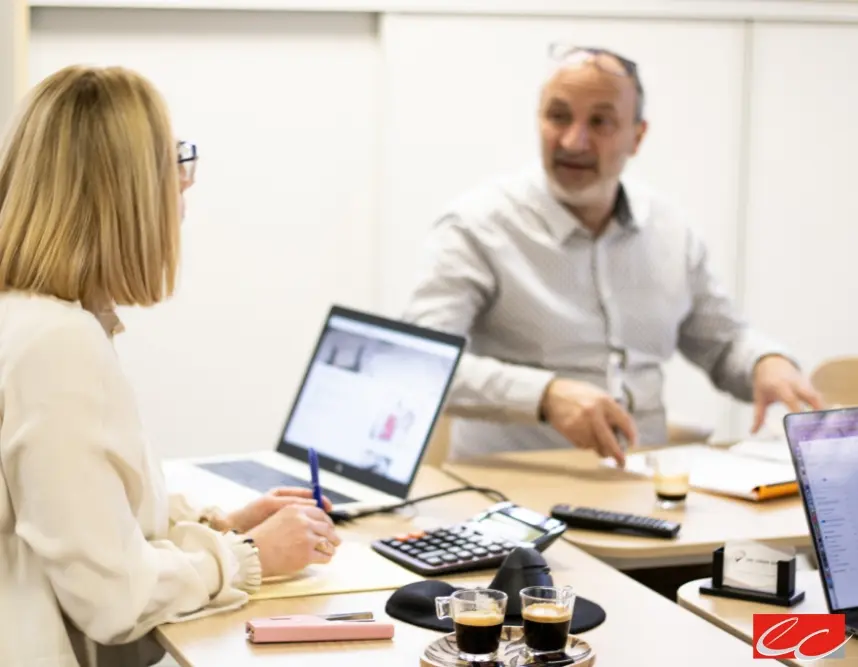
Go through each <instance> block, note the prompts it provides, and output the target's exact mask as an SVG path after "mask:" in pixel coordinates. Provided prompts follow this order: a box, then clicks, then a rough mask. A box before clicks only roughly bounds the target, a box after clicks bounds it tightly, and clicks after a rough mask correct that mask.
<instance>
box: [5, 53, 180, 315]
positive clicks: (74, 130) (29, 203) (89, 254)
mask: <svg viewBox="0 0 858 667" xmlns="http://www.w3.org/2000/svg"><path fill="white" fill-rule="evenodd" d="M179 197H180V194H179V176H178V166H177V156H176V139H175V137H174V136H173V132H172V128H171V124H170V119H169V115H168V112H167V108H166V105H165V104H164V101H163V99H162V98H161V96H160V95H159V94H158V92H157V91H156V90H155V88H154V87H153V86H152V84H151V83H150V82H149V81H147V80H146V79H145V78H143V77H142V76H140V75H139V74H136V73H135V72H132V71H129V70H127V69H123V68H118V67H112V68H104V69H102V68H91V67H79V66H76V67H67V68H65V69H62V70H60V71H59V72H56V73H55V74H53V75H51V76H49V77H48V78H46V79H45V80H44V81H42V82H41V83H40V84H39V85H38V86H36V88H35V89H34V90H33V91H32V92H31V94H30V97H29V99H28V100H27V102H26V103H25V104H24V106H23V108H22V111H21V114H20V116H19V118H18V119H17V121H16V122H15V123H13V126H12V128H11V132H10V134H9V135H8V138H7V141H6V144H5V146H4V147H3V149H2V152H0V291H8V290H21V291H27V292H37V293H41V294H47V295H51V296H55V297H57V298H60V299H65V300H69V301H80V302H81V303H84V304H97V305H99V306H110V305H113V304H117V305H152V304H155V303H157V302H159V301H161V300H162V299H163V298H165V297H167V296H170V295H171V294H172V292H173V288H174V285H175V279H176V270H177V265H178V258H179V236H180V229H179V227H180V224H181V220H180V213H179Z"/></svg>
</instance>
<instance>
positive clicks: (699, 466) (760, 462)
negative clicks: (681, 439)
mask: <svg viewBox="0 0 858 667" xmlns="http://www.w3.org/2000/svg"><path fill="white" fill-rule="evenodd" d="M671 449H673V450H682V451H686V452H687V453H688V454H689V456H690V457H691V460H692V464H691V475H690V484H691V488H693V489H695V490H697V491H705V492H708V493H715V494H718V495H724V496H730V497H734V498H743V499H745V500H752V501H755V502H760V501H764V500H771V499H772V498H782V497H784V496H793V495H798V493H799V489H798V482H797V481H796V475H795V468H793V466H792V463H791V462H784V461H782V460H776V459H765V458H761V457H759V456H751V455H748V454H743V453H742V452H741V450H740V451H739V452H733V451H731V450H730V449H729V448H727V449H724V448H715V447H709V446H707V445H683V446H680V447H672V448H671ZM649 456H650V454H649V453H647V452H636V453H634V454H629V455H628V456H627V457H626V468H625V469H626V471H627V472H630V473H632V474H635V475H641V476H643V477H652V476H653V471H652V468H651V467H650V465H649V463H648V458H649ZM602 465H605V466H608V467H616V463H615V462H614V461H613V460H612V459H604V460H603V461H602Z"/></svg>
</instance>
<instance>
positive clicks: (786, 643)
mask: <svg viewBox="0 0 858 667" xmlns="http://www.w3.org/2000/svg"><path fill="white" fill-rule="evenodd" d="M849 639H850V636H848V635H847V634H846V617H845V616H844V615H843V614H754V639H753V647H754V657H755V658H769V659H775V660H783V659H786V658H792V659H793V660H805V661H808V662H812V661H814V660H822V659H823V658H829V659H831V658H842V657H844V656H845V650H844V649H843V647H844V646H845V645H846V642H848V641H849ZM835 654H836V655H835Z"/></svg>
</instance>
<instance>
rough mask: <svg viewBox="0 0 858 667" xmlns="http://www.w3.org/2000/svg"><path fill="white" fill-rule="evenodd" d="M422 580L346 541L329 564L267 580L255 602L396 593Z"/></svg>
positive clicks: (365, 545)
mask: <svg viewBox="0 0 858 667" xmlns="http://www.w3.org/2000/svg"><path fill="white" fill-rule="evenodd" d="M422 579H423V577H421V576H419V575H417V574H414V573H413V572H410V571H409V570H406V569H405V568H404V567H400V566H399V565H397V564H396V563H394V562H393V561H391V560H388V559H387V558H385V557H384V556H380V555H379V554H377V553H376V552H375V551H373V550H372V549H371V548H370V547H369V545H367V544H362V543H358V542H349V541H344V542H343V543H342V544H341V545H340V547H339V548H338V549H337V553H336V555H335V556H334V557H333V559H331V562H330V563H328V564H326V565H310V566H308V567H307V568H306V569H304V570H303V571H301V572H300V573H298V574H296V575H294V576H292V577H282V578H272V579H266V580H264V581H263V582H262V588H261V589H260V590H259V591H258V592H257V593H255V594H254V595H253V596H252V598H253V599H254V600H269V599H272V598H295V597H308V596H311V595H333V594H340V593H359V592H365V591H384V590H393V589H395V588H399V587H400V586H405V585H406V584H411V583H413V582H415V581H421V580H422Z"/></svg>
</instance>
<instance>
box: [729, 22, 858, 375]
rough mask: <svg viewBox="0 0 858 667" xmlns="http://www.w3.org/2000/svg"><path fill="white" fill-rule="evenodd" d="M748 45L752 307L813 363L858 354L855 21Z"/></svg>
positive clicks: (786, 28)
mask: <svg viewBox="0 0 858 667" xmlns="http://www.w3.org/2000/svg"><path fill="white" fill-rule="evenodd" d="M753 44H754V50H753V55H752V62H753V76H752V104H751V120H750V141H751V146H750V151H749V154H750V155H751V162H750V180H749V187H748V192H749V194H750V201H749V209H748V210H749V215H748V225H747V239H748V246H747V260H748V261H747V269H746V271H747V275H748V278H747V280H746V303H747V309H748V312H749V314H750V315H751V316H752V317H753V319H754V321H755V322H758V323H759V324H760V326H763V327H765V328H766V329H768V330H770V331H772V332H776V333H777V335H778V336H779V337H781V338H782V339H783V340H784V341H785V342H786V343H787V344H788V345H789V346H790V347H791V348H792V349H794V350H795V351H796V354H797V355H798V357H799V358H800V359H801V360H802V361H803V362H804V363H806V364H807V366H808V367H811V368H812V367H813V366H815V365H816V364H818V363H819V362H821V361H822V360H823V359H826V358H830V357H833V356H838V355H849V354H856V353H858V311H856V307H858V279H856V277H855V266H856V257H858V254H856V249H858V198H856V194H855V183H856V179H858V165H856V159H855V156H856V154H858V79H856V76H855V69H854V68H855V63H856V62H858V26H854V25H788V24H768V25H760V26H756V27H755V28H754V38H753Z"/></svg>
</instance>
